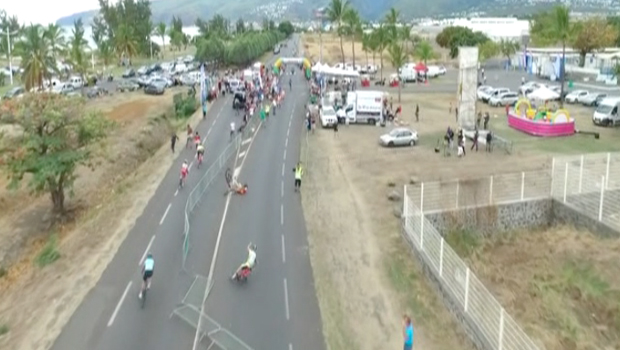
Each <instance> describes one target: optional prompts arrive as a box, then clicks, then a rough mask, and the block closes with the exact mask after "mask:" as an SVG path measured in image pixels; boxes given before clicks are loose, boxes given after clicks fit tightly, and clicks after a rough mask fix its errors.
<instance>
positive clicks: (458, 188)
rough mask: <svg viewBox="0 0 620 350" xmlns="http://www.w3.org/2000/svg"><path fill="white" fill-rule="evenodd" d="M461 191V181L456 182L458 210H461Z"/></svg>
mask: <svg viewBox="0 0 620 350" xmlns="http://www.w3.org/2000/svg"><path fill="white" fill-rule="evenodd" d="M460 191H461V181H460V180H458V179H457V180H456V209H458V208H459V192H460Z"/></svg>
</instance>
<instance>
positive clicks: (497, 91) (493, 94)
mask: <svg viewBox="0 0 620 350" xmlns="http://www.w3.org/2000/svg"><path fill="white" fill-rule="evenodd" d="M506 92H511V91H510V89H508V88H495V89H493V90H491V91H490V92H489V93H488V95H487V96H483V98H482V102H484V103H488V102H489V101H490V100H491V99H492V98H493V97H498V96H501V95H502V94H504V93H506Z"/></svg>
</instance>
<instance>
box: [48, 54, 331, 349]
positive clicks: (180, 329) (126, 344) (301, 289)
mask: <svg viewBox="0 0 620 350" xmlns="http://www.w3.org/2000/svg"><path fill="white" fill-rule="evenodd" d="M292 46H293V45H292V44H289V48H288V49H284V50H283V51H288V54H290V50H291V47H292ZM286 54H287V52H283V53H282V55H283V56H285V55H286ZM295 78H296V79H294V84H295V86H294V89H295V87H296V88H297V91H299V93H302V92H305V91H307V89H306V88H305V85H304V84H305V83H303V78H302V77H301V75H299V74H298V75H297V76H295ZM284 85H288V82H287V83H286V84H284ZM295 94H298V93H297V92H295V91H293V93H291V92H289V94H288V96H287V99H286V101H285V104H284V105H283V107H282V108H281V109H280V110H278V114H277V116H276V117H271V120H269V122H268V123H267V125H266V127H265V128H262V129H260V130H259V132H257V133H256V137H255V138H253V139H250V141H248V142H246V143H244V145H243V146H242V151H241V153H239V155H240V156H241V157H237V156H235V159H233V160H231V167H232V166H233V163H235V162H236V163H237V164H236V165H237V166H241V165H242V164H243V166H242V170H241V176H240V179H241V181H244V182H248V184H249V187H250V190H249V193H248V195H246V196H245V197H236V196H232V197H227V196H224V195H223V190H224V188H225V185H224V181H223V175H222V176H221V177H219V178H218V179H217V180H216V181H215V182H214V183H213V185H212V186H211V187H210V189H209V190H207V192H206V193H205V196H206V197H205V198H204V199H203V201H202V203H201V204H199V205H198V206H197V208H196V209H195V211H194V213H193V215H192V219H191V220H192V221H191V232H190V234H191V236H190V237H191V251H190V254H189V257H188V260H187V264H186V271H182V270H181V263H182V249H181V246H182V242H183V237H182V232H183V222H184V210H183V209H184V207H185V202H186V200H187V195H188V194H189V192H190V191H191V189H192V188H193V186H194V185H195V184H196V183H197V182H198V180H199V179H200V177H201V176H202V174H204V172H205V171H206V169H207V167H208V166H209V165H210V164H211V163H212V162H214V160H215V159H217V156H218V155H219V154H220V153H221V152H222V151H223V150H224V148H225V147H226V146H227V145H228V142H229V135H228V130H229V124H230V122H231V121H235V122H236V123H237V124H239V123H240V118H241V117H240V116H236V114H235V113H234V112H233V111H232V109H231V108H230V106H231V100H230V97H227V98H225V99H220V100H219V101H217V102H216V103H215V104H214V105H213V106H212V107H211V110H210V112H209V115H208V117H207V119H206V121H203V122H202V123H201V124H200V125H199V126H198V128H197V130H198V131H199V132H200V134H201V135H204V136H206V138H205V139H204V141H205V148H206V151H207V152H206V155H205V159H204V162H205V165H206V166H203V167H202V168H201V169H195V167H194V166H195V165H194V166H192V169H191V170H192V171H191V172H190V174H189V177H188V182H187V185H186V187H185V188H184V189H182V190H180V191H177V183H178V176H179V170H180V166H181V163H182V161H183V159H184V158H188V159H191V157H192V156H193V154H194V153H193V152H192V151H187V150H184V151H183V153H182V155H181V156H179V157H177V159H176V160H175V162H174V165H173V166H172V168H171V169H170V171H169V172H168V174H167V175H166V176H165V178H164V179H163V181H162V183H161V185H160V186H159V188H158V189H157V191H156V192H155V194H154V196H153V197H152V198H151V200H150V201H149V203H148V204H147V207H146V208H145V210H144V213H143V214H142V215H141V216H140V217H139V218H138V220H137V221H136V224H135V226H134V228H133V229H132V230H131V232H130V233H129V235H128V236H127V238H126V240H125V241H124V242H123V244H122V245H121V247H120V249H119V251H118V252H117V254H116V256H115V257H114V259H113V260H112V262H111V263H110V264H109V265H108V267H107V268H106V270H105V272H104V274H103V275H102V277H101V279H100V281H99V282H98V283H97V284H96V286H95V287H94V288H93V289H92V290H91V291H90V292H89V294H88V295H87V297H86V298H85V300H84V301H83V303H82V304H81V305H80V307H79V308H78V309H77V310H76V312H75V313H74V315H73V316H72V318H71V319H70V321H69V323H68V324H67V325H66V326H65V328H64V329H63V331H62V333H61V335H60V336H59V337H58V339H57V340H56V342H55V343H54V345H53V347H52V348H53V349H55V350H66V349H93V350H94V349H99V350H113V349H114V350H116V349H121V350H122V349H149V350H169V349H191V348H192V345H193V342H194V335H195V332H196V330H195V329H194V328H192V327H191V326H190V325H188V324H187V323H185V322H183V321H182V320H180V319H179V318H176V317H170V315H171V313H172V311H173V310H174V309H175V307H177V306H178V305H179V304H180V302H181V300H182V299H183V297H184V295H185V294H186V292H187V291H188V288H189V287H190V285H191V283H192V282H193V280H194V277H195V275H196V274H197V275H203V276H207V275H208V274H209V270H210V269H211V266H213V281H214V287H213V289H212V291H211V294H210V295H209V298H208V301H207V305H206V306H207V309H206V310H205V312H206V313H207V314H208V315H209V316H211V317H212V318H214V319H216V320H217V321H218V322H219V323H220V324H221V325H222V326H223V327H225V328H228V329H229V330H230V331H231V332H232V333H235V334H236V335H237V336H238V337H239V338H241V339H243V341H245V342H246V343H247V344H249V345H250V346H251V347H252V348H253V349H256V350H262V349H269V350H275V349H283V350H286V349H289V350H290V349H292V348H294V349H312V350H314V349H317V350H321V349H323V348H324V341H323V338H322V335H321V323H320V315H319V309H318V304H317V301H316V297H315V291H314V287H313V282H312V281H313V279H312V272H311V268H310V263H309V258H308V253H307V243H306V231H305V224H304V219H303V215H302V211H301V204H300V200H299V197H298V195H299V194H295V193H292V191H291V190H292V188H291V186H292V181H293V180H292V168H293V166H294V164H295V163H296V162H297V160H298V159H297V158H298V154H299V139H300V134H301V132H302V119H301V115H300V114H299V113H302V112H301V111H302V110H303V103H305V101H307V99H306V97H305V96H301V95H300V96H295ZM297 100H298V101H297ZM293 108H295V109H296V111H297V114H296V115H295V116H294V115H293ZM204 136H203V137H204ZM285 150H286V152H287V156H286V157H285V156H284V154H283V152H285ZM276 168H277V169H276ZM282 169H284V170H282ZM283 174H284V175H283ZM283 181H284V182H283ZM283 184H284V187H282V186H283ZM283 189H284V190H285V192H282V190H283ZM281 211H284V212H281ZM225 212H226V215H224V213H225ZM281 214H283V215H284V216H282V217H281V216H280V215H281ZM283 219H284V221H282V220H283ZM218 235H219V237H220V243H219V246H218V249H217V252H216V251H215V247H216V242H217V241H218V239H217V238H218ZM283 239H284V240H283ZM249 240H252V241H253V242H255V243H256V244H257V245H258V261H259V265H258V266H259V267H257V270H256V273H255V274H254V275H253V276H251V279H250V280H249V281H248V283H247V284H245V285H236V284H233V283H232V282H231V281H230V280H229V277H230V274H232V270H234V269H235V268H236V267H237V266H238V265H239V264H240V263H241V262H242V261H243V260H244V259H245V256H246V251H245V247H246V245H247V243H248V241H249ZM283 244H284V245H283ZM148 251H150V252H152V253H153V255H154V258H155V265H156V268H155V276H154V278H153V284H152V288H151V290H150V291H149V294H148V300H147V302H146V307H145V308H144V309H141V308H140V302H139V300H138V298H137V294H138V292H139V288H140V283H141V279H140V273H139V263H140V262H141V260H142V259H144V256H145V255H146V253H147V252H148ZM282 254H286V257H284V255H282ZM214 255H215V257H216V258H217V259H213V257H214ZM212 260H215V261H216V264H215V265H213V264H212ZM208 344H209V341H208V339H205V340H204V341H203V342H202V343H201V344H200V347H199V348H206V346H208ZM230 350H236V349H230Z"/></svg>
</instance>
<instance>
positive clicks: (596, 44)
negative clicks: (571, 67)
mask: <svg viewBox="0 0 620 350" xmlns="http://www.w3.org/2000/svg"><path fill="white" fill-rule="evenodd" d="M617 39H618V30H617V29H616V28H614V26H613V25H611V24H609V23H608V22H607V21H606V20H605V19H603V18H597V17H594V18H588V19H587V20H585V21H580V22H577V23H575V35H574V37H573V39H572V42H571V46H572V47H573V48H574V49H575V50H578V51H579V66H580V67H583V66H584V65H585V62H586V55H587V54H589V53H591V52H594V51H597V50H601V49H603V48H605V47H609V46H612V45H614V43H615V42H616V40H617Z"/></svg>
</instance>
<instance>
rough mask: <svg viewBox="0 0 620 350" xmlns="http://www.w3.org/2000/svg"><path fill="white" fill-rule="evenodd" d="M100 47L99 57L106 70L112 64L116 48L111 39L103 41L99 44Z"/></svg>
mask: <svg viewBox="0 0 620 350" xmlns="http://www.w3.org/2000/svg"><path fill="white" fill-rule="evenodd" d="M98 49H99V52H98V55H99V59H100V60H101V63H102V64H103V69H104V70H105V69H106V67H108V66H110V64H111V63H112V60H113V59H114V48H113V47H112V45H110V42H109V41H103V42H101V43H100V44H99V47H98Z"/></svg>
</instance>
